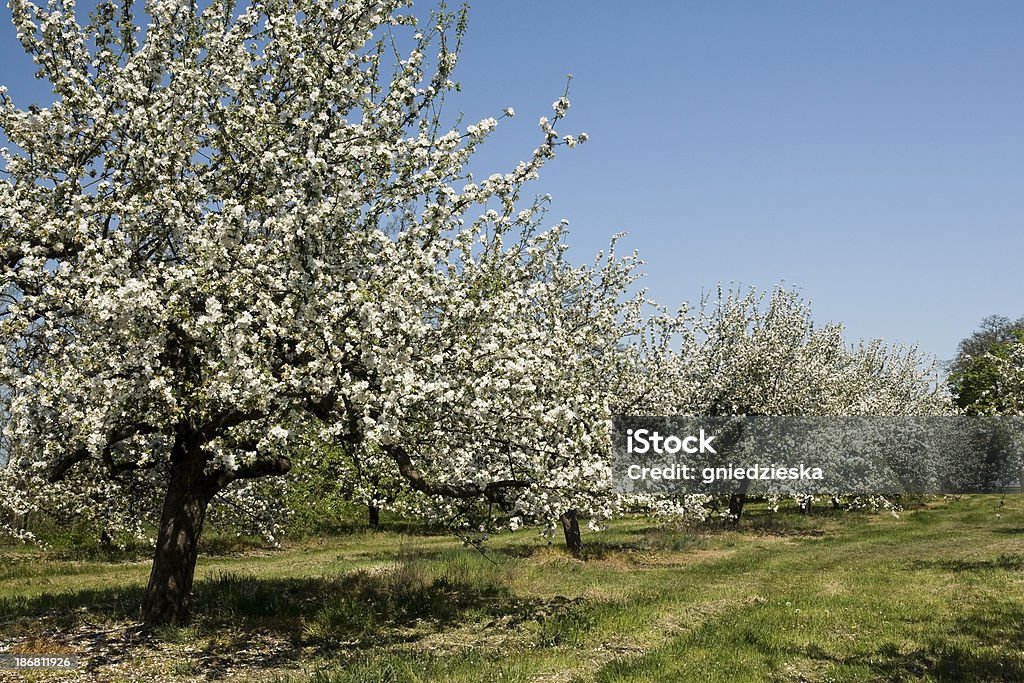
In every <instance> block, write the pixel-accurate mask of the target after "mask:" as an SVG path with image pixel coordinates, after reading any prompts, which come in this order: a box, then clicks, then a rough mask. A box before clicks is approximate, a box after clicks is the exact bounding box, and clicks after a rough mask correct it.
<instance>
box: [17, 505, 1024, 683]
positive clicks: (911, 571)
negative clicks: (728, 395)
mask: <svg viewBox="0 0 1024 683" xmlns="http://www.w3.org/2000/svg"><path fill="white" fill-rule="evenodd" d="M585 543H587V546H586V548H585V551H584V555H583V557H582V558H574V557H572V556H570V555H568V554H567V553H566V552H565V551H564V550H563V549H562V548H560V547H559V546H558V545H555V546H548V544H547V543H546V541H545V540H544V539H542V538H540V537H538V536H537V535H536V534H535V533H534V532H531V531H525V532H524V531H520V532H517V533H515V534H504V535H501V536H497V537H493V538H492V539H491V540H490V542H489V544H488V548H489V551H488V554H487V555H486V556H484V555H481V554H480V553H478V552H477V551H476V550H475V549H473V548H472V547H463V545H462V544H461V542H459V541H458V540H455V539H452V538H450V537H446V536H411V535H405V534H400V533H397V532H388V531H383V532H374V533H370V532H366V533H362V532H361V533H355V534H351V535H347V536H343V537H336V538H328V539H314V540H307V541H303V542H301V543H294V544H292V545H288V546H286V547H285V548H283V549H281V550H260V549H251V550H248V551H246V552H243V553H240V554H235V555H224V554H220V555H206V556H203V557H201V558H200V561H199V569H198V579H197V585H196V591H195V614H196V618H195V622H194V624H193V625H192V626H190V627H188V628H184V629H164V630H160V631H157V632H155V633H143V632H141V631H140V630H139V629H138V628H137V625H136V623H135V622H134V617H135V616H136V610H137V606H138V603H139V601H140V596H141V590H142V587H143V585H144V582H145V580H146V578H147V576H148V562H147V561H146V560H145V559H140V560H139V561H131V560H122V561H117V562H111V561H101V560H97V559H75V557H74V556H73V555H68V554H67V553H66V552H65V553H58V552H54V551H51V552H49V553H44V552H40V551H30V550H26V549H10V548H8V549H4V550H2V551H0V641H2V643H3V645H5V646H9V648H10V651H11V652H39V653H59V652H63V653H71V654H78V655H79V656H80V658H81V660H80V664H79V669H78V672H77V674H67V673H61V674H57V673H35V674H32V675H22V674H20V673H19V674H15V673H14V672H11V671H7V672H3V671H0V679H2V677H3V676H4V675H7V676H8V679H6V680H100V681H136V680H145V681H161V680H181V681H185V680H226V681H277V682H279V683H285V682H293V683H298V682H300V681H307V680H312V681H316V682H318V683H328V682H338V683H340V682H343V681H344V682H348V681H366V682H371V681H372V682H374V683H378V682H382V681H396V682H398V681H400V682H405V681H474V682H475V681H601V682H608V683H610V682H612V681H1024V498H1021V497H1016V496H1008V497H1007V498H1006V499H1005V503H1004V504H1002V505H1001V504H1000V498H998V497H991V496H974V497H963V498H959V499H947V500H936V501H933V502H930V503H928V504H925V505H924V506H922V507H920V508H917V509H913V510H908V511H905V512H903V513H902V514H901V515H900V517H899V518H898V519H896V518H894V517H892V516H890V515H886V514H867V513H833V512H832V511H830V510H821V511H816V514H815V515H813V516H811V517H805V516H801V515H797V514H795V513H786V512H783V513H780V514H775V515H769V514H767V513H766V512H764V511H756V510H755V511H754V514H753V515H751V517H750V518H749V519H747V520H745V521H744V525H743V526H742V527H741V528H740V529H738V530H727V529H723V528H720V527H701V528H690V529H681V528H665V527H659V526H656V525H654V524H652V523H651V521H650V520H648V519H644V518H635V519H626V520H621V521H618V522H616V523H615V524H613V525H612V527H611V528H610V529H609V530H608V531H605V532H602V533H599V534H586V536H585ZM15 675H17V676H21V678H13V677H14V676H15ZM76 676H77V678H76Z"/></svg>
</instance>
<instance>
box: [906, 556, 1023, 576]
mask: <svg viewBox="0 0 1024 683" xmlns="http://www.w3.org/2000/svg"><path fill="white" fill-rule="evenodd" d="M910 568H911V569H942V570H945V571H950V572H976V571H985V570H1007V571H1017V570H1020V569H1024V555H1015V554H1014V555H1006V554H1003V555H1000V556H999V557H996V558H993V559H988V560H917V561H915V562H912V563H911V564H910Z"/></svg>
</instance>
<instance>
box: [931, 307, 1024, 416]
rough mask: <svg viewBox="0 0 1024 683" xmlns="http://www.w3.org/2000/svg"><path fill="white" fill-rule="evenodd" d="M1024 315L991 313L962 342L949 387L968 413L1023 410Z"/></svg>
mask: <svg viewBox="0 0 1024 683" xmlns="http://www.w3.org/2000/svg"><path fill="white" fill-rule="evenodd" d="M1022 386H1024V317H1021V318H1018V319H1017V320H1010V319H1009V318H1006V317H1004V316H999V315H991V316H988V317H987V318H985V319H984V320H982V322H981V326H980V328H979V329H978V330H977V331H976V332H974V333H973V334H972V335H971V336H969V337H967V338H965V339H964V340H963V341H961V342H960V346H959V348H958V351H957V356H956V358H955V359H954V360H953V362H952V363H950V373H949V387H950V390H951V391H952V393H953V395H954V396H955V399H954V400H955V402H956V404H957V406H959V407H960V408H961V409H962V410H964V411H965V412H966V413H967V414H969V415H1020V414H1024V391H1022Z"/></svg>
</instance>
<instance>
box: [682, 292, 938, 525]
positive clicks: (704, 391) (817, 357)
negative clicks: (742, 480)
mask: <svg viewBox="0 0 1024 683" xmlns="http://www.w3.org/2000/svg"><path fill="white" fill-rule="evenodd" d="M842 331H843V329H842V326H841V325H839V324H827V325H823V326H815V324H814V322H813V319H812V316H811V309H810V304H809V302H807V301H804V300H803V299H801V297H800V295H799V293H798V292H796V291H793V290H786V289H783V288H776V289H775V290H774V291H773V292H771V293H770V294H769V295H766V294H764V293H759V292H757V291H756V290H753V289H751V290H749V291H747V292H738V291H723V290H722V289H721V288H720V289H719V290H718V293H717V297H716V298H715V299H714V300H713V301H705V302H704V303H703V305H702V307H701V309H700V311H699V312H698V313H697V314H696V315H695V316H694V317H693V320H692V322H691V323H690V324H689V325H687V326H686V328H685V332H684V333H683V342H682V345H681V348H680V350H679V352H678V354H677V355H675V356H674V360H673V363H672V369H671V371H670V373H669V375H668V376H669V377H670V379H669V380H668V384H667V386H666V387H665V390H666V391H667V392H668V395H670V396H674V397H676V398H677V399H678V400H677V402H676V403H674V404H672V405H671V410H666V411H665V412H666V413H670V414H671V413H674V414H679V415H706V416H716V417H724V416H730V415H753V416H756V415H761V416H929V415H949V414H952V412H953V408H952V403H951V401H950V397H949V395H948V394H947V393H946V392H945V391H944V387H943V386H942V385H941V383H940V382H939V377H938V375H937V373H936V371H935V366H934V361H932V362H929V359H927V358H925V357H923V356H922V355H921V354H919V353H918V352H917V349H916V348H903V347H899V346H894V347H887V346H885V345H884V344H883V343H882V342H881V341H878V340H875V341H871V342H860V343H858V344H855V345H847V343H846V342H845V341H844V340H843V336H842ZM840 431H841V430H840ZM834 493H835V495H836V496H841V495H844V494H846V493H849V492H846V491H836V492H834ZM865 501H867V502H865ZM800 502H801V503H802V504H808V503H810V502H811V501H809V500H800ZM858 505H860V506H863V505H870V506H874V507H879V506H881V507H886V508H890V509H891V508H892V507H893V505H892V504H891V503H889V502H888V501H885V500H884V499H882V498H881V497H878V496H875V497H872V498H870V500H869V499H859V500H858ZM735 512H736V511H735V509H734V510H733V511H732V514H735ZM725 514H729V513H725Z"/></svg>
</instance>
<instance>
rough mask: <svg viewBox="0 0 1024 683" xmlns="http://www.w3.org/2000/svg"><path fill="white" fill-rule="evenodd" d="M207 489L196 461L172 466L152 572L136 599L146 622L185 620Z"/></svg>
mask: <svg viewBox="0 0 1024 683" xmlns="http://www.w3.org/2000/svg"><path fill="white" fill-rule="evenodd" d="M213 493H214V491H213V490H212V486H211V483H210V482H209V480H208V479H207V478H205V477H204V476H203V473H202V465H201V464H199V466H198V467H197V466H196V465H195V464H193V463H177V464H175V465H173V466H172V473H171V478H170V482H169V483H168V487H167V495H166V497H165V498H164V508H163V513H162V515H161V519H160V531H159V534H158V535H157V541H156V553H155V555H154V556H153V570H152V572H151V573H150V575H149V585H148V586H147V587H146V594H145V597H144V598H143V602H142V620H143V622H144V623H145V624H146V625H147V626H156V625H162V624H170V625H176V626H179V625H183V624H185V623H187V622H188V619H189V608H190V607H191V598H192V579H193V577H194V576H195V571H196V557H197V554H198V550H199V535H200V533H201V532H202V530H203V520H204V519H205V518H206V508H207V506H208V505H209V504H210V500H211V498H212V497H213Z"/></svg>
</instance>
